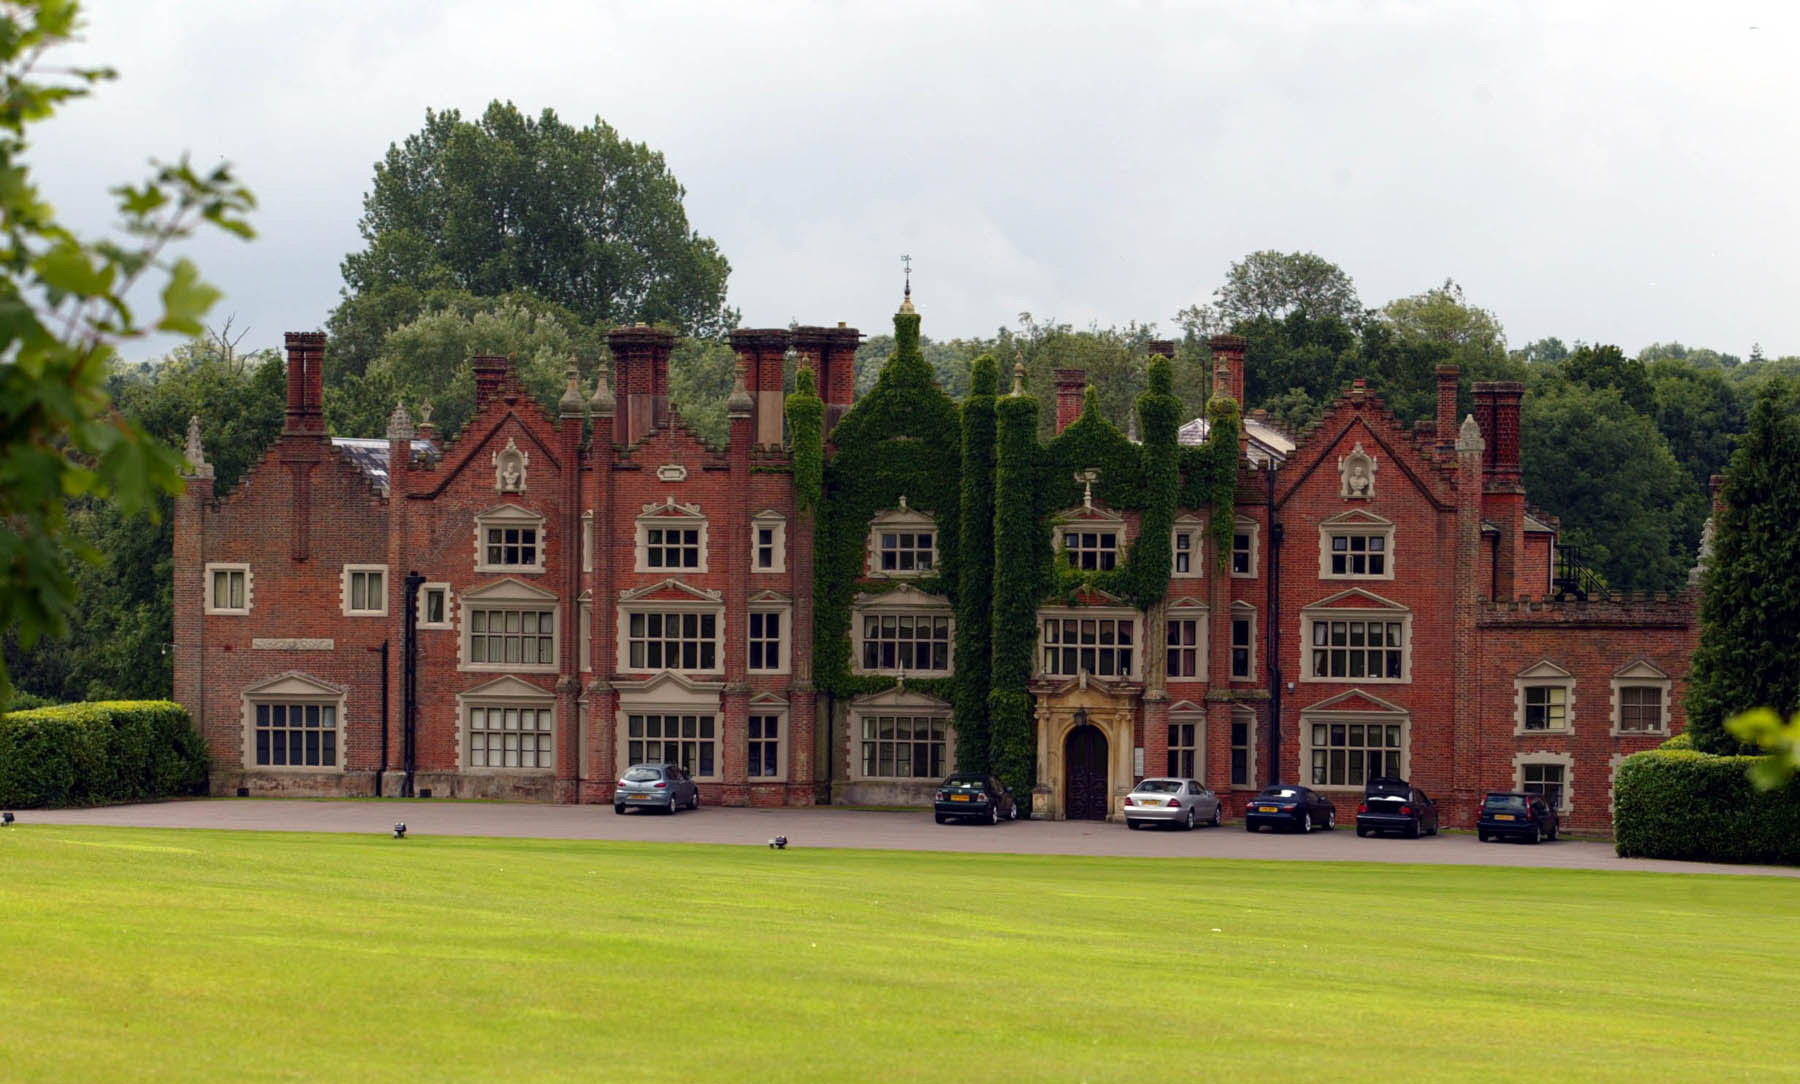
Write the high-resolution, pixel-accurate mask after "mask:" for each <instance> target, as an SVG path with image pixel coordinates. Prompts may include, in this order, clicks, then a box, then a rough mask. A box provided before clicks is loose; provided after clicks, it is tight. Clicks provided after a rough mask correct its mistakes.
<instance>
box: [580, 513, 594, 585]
mask: <svg viewBox="0 0 1800 1084" xmlns="http://www.w3.org/2000/svg"><path fill="white" fill-rule="evenodd" d="M581 571H583V572H592V571H594V513H593V511H592V510H589V511H586V512H583V513H581Z"/></svg>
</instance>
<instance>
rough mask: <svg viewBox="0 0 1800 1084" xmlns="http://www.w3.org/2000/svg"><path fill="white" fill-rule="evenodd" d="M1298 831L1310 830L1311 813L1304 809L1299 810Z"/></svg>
mask: <svg viewBox="0 0 1800 1084" xmlns="http://www.w3.org/2000/svg"><path fill="white" fill-rule="evenodd" d="M1300 831H1302V832H1310V831H1312V814H1311V813H1308V812H1307V811H1306V810H1304V809H1303V810H1301V811H1300Z"/></svg>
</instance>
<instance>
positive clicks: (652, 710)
mask: <svg viewBox="0 0 1800 1084" xmlns="http://www.w3.org/2000/svg"><path fill="white" fill-rule="evenodd" d="M613 687H614V688H615V689H617V690H618V691H619V710H618V712H617V714H616V715H615V716H614V721H613V726H614V731H613V738H614V742H613V759H614V760H615V761H616V762H617V763H616V764H615V765H614V768H613V770H614V772H615V775H614V778H615V779H616V778H618V776H619V775H623V774H624V772H625V769H626V768H629V767H631V761H630V758H629V754H630V752H631V748H630V742H631V738H630V718H631V716H633V715H710V716H712V717H713V739H712V740H713V743H714V744H715V745H716V746H717V748H716V749H715V750H714V755H713V774H712V775H700V774H699V773H697V772H696V773H693V777H694V779H695V780H696V781H699V782H707V783H718V782H722V781H723V780H724V778H725V755H724V749H725V744H724V743H725V708H724V704H723V703H722V701H721V697H720V693H722V692H723V691H724V688H725V684H724V682H711V681H690V680H688V679H687V678H685V677H683V676H682V675H681V674H679V673H677V672H675V671H670V670H665V671H663V672H661V673H659V674H657V675H656V676H655V677H653V678H650V679H649V680H647V681H618V682H614V683H613Z"/></svg>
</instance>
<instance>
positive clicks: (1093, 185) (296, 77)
mask: <svg viewBox="0 0 1800 1084" xmlns="http://www.w3.org/2000/svg"><path fill="white" fill-rule="evenodd" d="M85 8H86V11H87V14H88V20H89V29H88V33H87V43H86V44H85V45H84V46H83V47H82V50H81V56H80V59H83V60H93V61H100V62H104V63H107V64H110V65H112V66H114V67H116V68H117V69H118V70H119V73H120V79H119V80H118V81H117V82H115V83H112V84H109V85H107V86H105V87H103V88H102V89H101V91H100V92H99V94H98V95H97V96H96V97H95V98H93V99H90V100H88V101H85V102H81V103H77V104H75V105H73V106H71V107H69V108H68V109H67V110H66V112H65V113H64V114H63V115H61V116H59V117H58V118H57V119H56V120H54V121H52V122H51V123H49V124H47V125H44V126H42V127H41V128H40V129H38V132H37V135H36V145H35V147H34V150H33V152H32V159H31V160H32V161H33V162H34V163H35V167H36V169H37V170H38V172H39V175H40V182H41V183H42V184H43V186H44V188H45V190H46V191H47V192H48V194H49V195H50V197H51V199H52V201H53V202H54V203H56V205H57V207H58V210H59V211H60V212H61V213H62V214H63V216H64V217H65V219H66V220H68V221H69V222H71V223H73V224H75V225H77V226H78V227H79V228H81V229H83V230H84V231H86V232H89V233H90V234H91V233H93V232H96V231H99V230H101V229H103V228H105V227H107V226H108V225H109V223H110V220H111V215H110V213H109V208H110V199H109V197H108V196H107V195H106V191H105V190H106V188H107V186H108V185H111V184H115V183H118V182H120V181H123V180H126V179H136V178H137V177H139V176H140V175H142V174H143V173H144V164H145V163H146V161H147V160H148V159H150V158H151V157H162V158H170V157H173V156H174V155H176V154H178V153H180V152H181V151H184V150H185V151H188V152H190V153H191V154H192V155H193V156H194V158H195V160H196V161H197V162H198V163H201V164H204V165H210V164H212V163H214V162H216V161H218V160H220V159H225V160H229V161H230V162H232V163H234V164H235V165H236V167H237V168H238V170H239V173H240V175H241V177H242V178H243V179H244V181H246V182H247V183H248V184H249V185H250V187H251V188H252V189H253V190H254V191H255V193H256V195H257V197H258V200H259V203H260V207H259V209H258V210H257V212H256V213H255V215H254V218H253V224H254V225H255V227H256V229H257V231H258V234H259V236H258V238H257V239H256V240H255V241H254V242H251V243H249V244H244V243H241V242H236V241H232V240H228V239H225V238H223V237H222V236H221V237H219V238H216V239H214V238H208V239H206V240H205V241H203V242H199V243H196V244H194V245H192V246H190V248H189V254H190V255H192V256H193V257H194V259H195V260H196V261H197V262H198V263H199V264H200V266H201V269H202V271H203V272H204V274H205V275H206V277H207V278H209V279H210V280H211V281H213V282H215V283H216V284H217V285H219V286H220V287H222V288H223V289H224V290H225V291H226V299H225V300H224V301H223V302H222V303H221V304H220V306H219V308H218V309H217V310H216V312H215V316H216V317H218V318H222V317H224V316H226V315H229V314H234V313H235V314H236V318H237V325H238V326H239V327H243V326H246V325H247V326H249V327H250V328H251V329H252V330H251V335H250V338H249V339H248V340H246V342H245V345H246V346H261V345H273V344H275V343H278V342H279V339H280V334H281V332H283V331H288V330H308V329H314V328H318V327H321V326H322V325H323V324H324V321H325V318H326V315H327V313H328V312H329V311H330V309H331V308H332V306H333V305H334V304H335V303H336V301H337V298H338V291H339V288H340V286H341V278H340V275H339V270H338V265H339V261H340V260H341V259H342V258H343V256H344V255H345V254H346V253H347V252H350V251H353V250H356V249H359V248H360V247H361V240H360V237H359V235H358V233H357V230H356V220H357V218H358V216H359V215H360V214H361V211H362V197H363V194H364V193H365V192H366V191H367V189H368V187H369V183H370V178H371V175H372V166H373V164H374V162H375V161H376V160H377V159H378V158H380V157H381V156H382V154H383V153H384V152H385V151H386V149H387V147H388V145H389V144H390V143H393V142H398V141H400V140H402V139H404V138H405V137H406V136H407V135H408V134H410V133H412V132H414V131H416V130H418V129H419V128H420V127H421V125H422V124H423V122H424V116H425V110H426V109H427V108H434V109H444V108H456V109H460V110H462V111H463V113H464V115H465V116H469V115H476V114H479V113H480V112H481V110H482V109H483V107H484V106H485V105H486V104H487V102H489V101H490V100H492V99H495V98H503V99H511V100H512V101H513V102H514V103H516V104H517V105H518V106H519V108H520V109H521V110H523V111H526V112H529V113H535V112H537V111H539V110H541V109H543V108H545V107H549V108H553V109H555V110H556V111H557V113H558V114H559V115H560V116H561V117H562V119H563V120H565V121H567V122H569V123H571V124H575V125H585V124H587V123H589V122H590V121H591V120H592V119H593V118H594V117H595V116H599V117H603V118H605V119H606V120H607V121H608V122H609V123H611V124H612V125H613V126H614V127H616V128H617V129H618V130H619V131H620V133H621V134H622V135H624V136H625V137H627V138H629V139H633V140H639V141H643V142H647V143H649V144H650V146H652V147H653V148H656V149H658V150H660V151H662V152H663V153H664V155H665V156H666V157H667V160H668V163H669V166H670V168H671V170H672V171H673V172H674V174H675V176H676V177H677V178H678V179H679V180H680V181H681V183H682V184H683V185H685V186H686V188H687V213H688V217H689V221H690V223H691V224H692V226H693V227H694V228H695V229H697V230H699V231H700V232H701V233H703V234H706V235H708V236H711V237H712V238H714V239H715V240H717V241H718V243H719V246H720V248H721V250H722V251H723V252H724V253H725V255H726V256H727V258H728V259H729V260H730V261H731V268H732V272H731V287H730V299H731V303H732V304H733V305H736V306H737V307H739V308H740V309H741V310H742V312H743V320H744V323H745V324H746V325H747V326H751V327H765V326H775V325H785V324H787V323H788V322H789V320H791V319H799V320H800V321H801V322H803V323H829V322H835V321H837V320H845V321H847V322H849V323H850V324H851V325H852V326H856V327H860V328H862V329H863V330H864V331H865V332H869V333H879V332H881V331H884V330H887V329H888V328H889V327H890V324H889V322H888V321H889V314H890V313H892V311H893V309H894V307H895V304H896V303H897V301H898V299H899V292H900V255H901V254H902V253H903V252H904V253H910V254H911V255H912V257H913V267H914V288H915V289H914V293H915V299H916V301H917V303H918V306H919V309H920V311H921V312H922V313H923V314H924V317H925V324H924V330H925V333H926V334H927V335H929V336H931V337H933V338H950V337H955V336H967V335H986V334H992V333H993V331H994V329H995V328H997V327H999V326H1001V325H1010V324H1012V323H1013V322H1014V321H1015V319H1016V317H1017V314H1019V313H1021V312H1030V313H1032V314H1033V315H1034V316H1036V317H1037V318H1038V319H1040V320H1043V319H1048V318H1053V319H1056V320H1059V321H1066V322H1070V323H1074V324H1077V325H1085V324H1087V323H1089V322H1091V321H1098V322H1099V323H1101V324H1103V325H1105V324H1115V323H1124V322H1126V321H1129V320H1138V321H1142V322H1156V323H1158V324H1160V325H1161V326H1162V327H1163V328H1164V329H1165V330H1166V329H1170V328H1172V326H1173V322H1172V320H1171V317H1172V316H1173V314H1174V313H1175V312H1176V311H1177V310H1178V309H1180V308H1181V307H1183V306H1185V305H1188V304H1192V303H1196V302H1203V301H1206V300H1207V299H1208V298H1209V297H1210V295H1211V293H1212V291H1213V290H1214V289H1215V288H1216V287H1217V286H1218V285H1219V283H1220V281H1221V279H1222V277H1223V274H1224V272H1225V269H1226V267H1227V266H1228V265H1229V264H1230V263H1231V262H1232V261H1233V260H1235V259H1238V258H1240V257H1242V256H1243V255H1244V254H1245V253H1248V252H1251V251H1253V250H1257V249H1265V248H1267V249H1279V250H1283V251H1292V250H1310V251H1313V252H1316V253H1318V254H1319V255H1321V256H1323V257H1325V258H1326V259H1329V260H1331V261H1333V262H1335V263H1337V264H1338V265H1339V266H1341V267H1343V268H1344V270H1345V271H1347V272H1349V274H1350V275H1351V276H1352V277H1353V278H1354V279H1355V281H1356V284H1357V287H1358V289H1359V291H1360V293H1361V295H1362V300H1363V302H1364V304H1365V305H1371V306H1374V305H1380V304H1382V303H1384V302H1386V301H1388V300H1390V299H1392V298H1394V297H1399V296H1404V295H1407V294H1412V293H1417V292H1420V291H1422V290H1425V289H1428V288H1430V287H1432V286H1434V285H1437V284H1438V283H1441V282H1442V281H1443V280H1444V278H1445V277H1446V276H1449V277H1453V278H1455V279H1456V280H1457V281H1458V282H1459V283H1461V284H1462V286H1463V287H1464V289H1465V291H1466V293H1467V296H1468V299H1469V300H1470V302H1472V303H1474V304H1478V305H1481V306H1483V307H1485V308H1488V309H1491V310H1493V311H1494V313H1495V314H1496V315H1497V316H1498V317H1499V319H1500V321H1501V322H1502V324H1503V325H1504V326H1505V328H1506V332H1507V338H1508V341H1509V342H1510V344H1511V345H1513V346H1520V345H1523V344H1524V343H1526V342H1529V341H1531V340H1534V339H1537V338H1540V337H1543V336H1547V335H1556V336H1559V337H1561V338H1563V339H1564V340H1565V341H1573V340H1575V339H1583V340H1588V341H1602V342H1614V343H1618V344H1619V345H1621V346H1623V347H1625V348H1626V349H1627V350H1628V351H1632V352H1635V351H1636V350H1637V349H1639V348H1640V347H1642V346H1644V345H1645V344H1646V343H1649V342H1653V341H1667V340H1671V339H1678V340H1680V341H1682V342H1685V343H1689V344H1690V345H1703V346H1711V347H1713V348H1716V349H1719V350H1723V351H1727V352H1731V353H1736V354H1740V355H1744V354H1747V353H1748V352H1749V350H1750V346H1751V344H1752V343H1753V342H1760V343H1761V344H1762V347H1763V350H1764V352H1765V353H1766V354H1767V355H1769V356H1770V357H1774V356H1777V355H1780V354H1790V353H1800V327H1796V320H1795V318H1794V316H1793V312H1794V308H1795V302H1796V299H1800V259H1796V252H1800V213H1797V212H1796V206H1797V200H1796V196H1795V194H1794V192H1795V179H1796V177H1800V168H1797V167H1800V162H1797V161H1796V158H1800V142H1797V141H1796V140H1795V138H1794V137H1795V109H1796V105H1797V104H1800V94H1797V93H1796V92H1797V91H1800V65H1796V64H1795V63H1794V55H1795V48H1796V44H1797V40H1796V34H1795V27H1796V25H1800V19H1797V18H1796V16H1795V15H1793V14H1790V11H1791V10H1792V5H1791V4H1777V3H1752V2H1718V0H1706V2H1695V0H1684V2H1681V3H1669V4H1660V3H1644V2H1621V3H1579V2H1570V0H1555V2H1544V3H1511V4H1508V3H1497V2H1484V3H1473V2H1443V3H1428V2H1414V3H1404V2H1384V0H1370V2H1366V3H1365V2H1336V3H1301V2H1295V3H1276V2H1268V3H1249V2H1246V3H1230V4H1227V3H1186V4H1183V3H1168V4H1162V3H1121V4H1114V5H1106V4H1100V3H1081V4H1058V3H1049V2H1036V3H1022V4H1017V5H1010V4H1009V5H987V4H977V3H966V2H965V3H955V4H943V5H939V4H934V3H918V2H912V3H909V2H904V0H889V2H885V3H880V4H867V5H865V4H854V3H836V4H791V3H763V2H737V3H719V4H706V3H682V2H669V0H657V2H654V3H649V2H645V3H629V4H609V3H600V2H595V0H584V2H573V0H571V2H550V0H544V2H536V3H532V2H525V0H509V2H505V3H501V2H493V0H487V2H474V0H349V2H339V0H305V2H300V0H181V2H176V0H166V2H153V0H88V2H87V3H86V5H85ZM63 59H64V60H74V59H76V58H75V57H73V56H66V57H64V58H63ZM215 322H216V321H215ZM168 345H170V344H169V343H166V342H165V343H159V344H155V345H154V346H152V347H150V348H138V349H134V350H133V351H131V353H132V355H133V356H142V355H143V354H144V353H147V352H151V351H157V350H160V349H166V348H167V347H168Z"/></svg>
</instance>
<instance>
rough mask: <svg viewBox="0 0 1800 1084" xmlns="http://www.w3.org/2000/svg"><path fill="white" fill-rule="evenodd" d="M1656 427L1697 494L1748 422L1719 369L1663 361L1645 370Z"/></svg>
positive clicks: (1721, 464)
mask: <svg viewBox="0 0 1800 1084" xmlns="http://www.w3.org/2000/svg"><path fill="white" fill-rule="evenodd" d="M1647 375H1648V377H1649V380H1650V401H1651V405H1652V407H1653V409H1654V410H1655V417H1656V428H1657V429H1658V430H1660V431H1661V432H1662V435H1663V438H1664V439H1666V440H1667V441H1668V442H1669V449H1670V450H1671V451H1673V452H1674V453H1675V458H1676V460H1677V461H1679V462H1680V463H1681V465H1682V467H1683V468H1684V469H1685V470H1686V471H1687V472H1688V476H1689V477H1691V478H1692V479H1693V480H1694V486H1695V488H1696V490H1697V491H1698V492H1699V493H1702V494H1704V493H1706V492H1707V480H1708V479H1709V478H1710V477H1711V476H1712V475H1715V474H1718V473H1719V472H1720V471H1723V470H1724V469H1725V464H1726V462H1727V461H1728V460H1729V459H1730V458H1731V443H1732V440H1733V439H1734V438H1735V437H1736V436H1737V435H1738V434H1740V433H1742V432H1743V431H1744V427H1745V425H1746V424H1747V422H1746V415H1745V409H1744V397H1743V395H1742V393H1740V392H1739V391H1738V389H1737V388H1736V387H1735V386H1734V385H1733V384H1732V383H1731V382H1730V381H1729V380H1727V379H1726V378H1725V375H1724V374H1723V373H1722V372H1720V371H1719V370H1717V369H1702V368H1697V367H1695V366H1693V365H1690V364H1688V363H1687V362H1683V361H1676V360H1673V359H1664V360H1661V361H1656V362H1652V363H1651V364H1650V365H1649V366H1648V368H1647Z"/></svg>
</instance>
